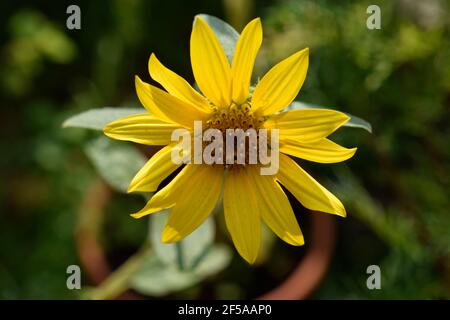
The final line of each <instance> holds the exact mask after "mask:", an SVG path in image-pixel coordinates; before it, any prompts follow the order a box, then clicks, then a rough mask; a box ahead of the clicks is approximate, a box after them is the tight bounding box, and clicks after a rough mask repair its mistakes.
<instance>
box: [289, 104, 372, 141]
mask: <svg viewBox="0 0 450 320" xmlns="http://www.w3.org/2000/svg"><path fill="white" fill-rule="evenodd" d="M309 108H318V109H331V108H327V107H322V106H318V105H314V104H310V103H305V102H300V101H294V102H292V103H291V104H290V105H289V106H288V107H287V108H286V109H285V110H287V111H288V110H298V109H309ZM344 113H345V114H346V115H348V116H349V117H350V120H348V121H347V122H346V123H345V124H344V125H343V126H344V127H352V128H360V129H364V130H366V131H368V132H370V133H372V125H371V124H370V123H369V122H367V121H366V120H364V119H361V118H359V117H356V116H354V115H352V114H349V113H347V112H344Z"/></svg>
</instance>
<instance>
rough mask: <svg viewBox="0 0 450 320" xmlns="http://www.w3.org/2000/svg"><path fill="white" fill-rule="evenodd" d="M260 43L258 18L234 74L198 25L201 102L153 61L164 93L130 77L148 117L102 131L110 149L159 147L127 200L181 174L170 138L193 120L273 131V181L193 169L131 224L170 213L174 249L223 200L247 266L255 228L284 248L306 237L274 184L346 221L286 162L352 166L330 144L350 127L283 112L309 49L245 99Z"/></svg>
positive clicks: (322, 114) (234, 169)
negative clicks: (123, 144)
mask: <svg viewBox="0 0 450 320" xmlns="http://www.w3.org/2000/svg"><path fill="white" fill-rule="evenodd" d="M261 42H262V27H261V22H260V19H259V18H258V19H254V20H253V21H251V22H250V23H249V24H248V25H247V26H246V27H245V28H244V30H243V32H242V34H241V36H240V38H239V40H238V42H237V45H236V50H235V54H234V57H233V61H232V63H231V66H230V64H229V62H228V60H227V58H226V56H225V54H224V51H223V48H222V47H221V45H220V43H219V41H218V39H217V37H216V36H215V34H214V32H213V31H212V30H211V28H210V27H209V26H208V24H207V23H206V22H205V21H203V20H202V19H200V18H196V19H195V22H194V26H193V30H192V35H191V42H190V47H191V64H192V69H193V73H194V76H195V80H196V82H197V84H198V86H199V88H200V90H201V92H202V93H203V95H202V94H200V93H199V92H197V91H196V90H194V89H193V88H192V87H191V86H190V85H189V84H188V82H187V81H185V80H184V79H183V78H181V77H180V76H178V75H177V74H175V73H174V72H172V71H170V70H169V69H167V68H166V67H165V66H163V65H162V64H161V63H160V62H159V61H158V59H157V58H156V56H155V55H154V54H152V55H151V57H150V60H149V66H148V67H149V71H150V75H151V77H152V78H153V79H154V80H155V81H157V82H159V83H160V84H161V85H162V86H163V87H164V88H165V89H166V91H167V92H166V91H163V90H161V89H158V88H156V87H154V86H152V85H149V84H147V83H145V82H142V81H141V79H139V77H137V76H136V79H135V80H136V90H137V95H138V97H139V99H140V101H141V103H142V104H143V106H144V107H145V108H146V109H147V110H148V111H149V113H148V114H138V115H133V116H129V117H126V118H123V119H119V120H117V121H114V122H112V123H110V124H109V125H108V126H106V127H105V129H104V132H105V134H106V135H107V136H109V137H111V138H114V139H118V140H128V141H134V142H136V143H141V144H146V145H163V146H164V147H163V148H162V149H161V150H160V151H159V152H157V153H156V154H155V155H154V156H153V157H152V158H151V159H150V160H149V161H148V162H147V164H145V166H144V167H143V168H142V169H141V170H140V171H139V172H138V173H137V175H136V176H135V178H134V179H133V180H132V182H131V184H130V186H129V192H132V191H141V192H154V191H156V190H157V188H158V186H159V185H160V183H161V182H162V181H163V180H164V179H165V178H167V177H168V176H169V175H170V174H171V173H173V172H174V171H175V170H176V169H177V168H179V167H180V166H182V164H181V165H180V164H175V163H174V162H172V161H171V154H172V150H173V149H174V148H179V146H178V145H177V144H176V143H174V142H172V141H171V133H172V132H173V130H175V129H177V128H187V129H189V130H193V122H194V121H195V120H197V121H198V120H200V121H202V123H204V124H205V126H204V127H205V129H206V128H219V129H221V130H224V129H226V128H227V127H230V128H235V127H241V128H242V129H244V130H245V129H247V128H249V127H253V128H255V129H257V128H266V129H268V130H270V129H279V143H280V146H279V151H280V152H281V153H280V155H279V157H280V158H279V171H278V173H276V174H275V175H272V176H269V175H261V174H260V173H259V170H258V168H259V165H253V164H247V165H231V166H229V165H220V164H212V165H208V164H193V163H189V164H186V165H185V166H184V168H183V169H182V170H181V171H180V172H179V173H178V174H177V175H176V177H175V178H174V179H173V180H172V181H171V182H170V183H168V184H167V185H166V186H165V187H164V188H162V189H161V190H159V191H158V192H156V193H155V194H154V195H153V197H152V198H151V199H150V201H149V202H148V203H147V204H146V206H145V207H144V208H143V209H142V210H141V211H139V212H138V213H135V214H133V215H132V216H133V217H135V218H140V217H142V216H145V215H148V214H151V213H154V212H158V211H160V210H162V209H165V208H171V212H170V214H169V218H168V221H167V223H166V226H165V228H164V231H163V234H162V241H163V242H166V243H169V242H175V241H178V240H181V239H183V238H184V237H186V236H187V235H189V234H190V233H191V232H193V231H194V230H195V229H196V228H197V227H199V226H200V225H201V224H202V223H203V222H204V221H205V219H207V218H208V216H209V215H210V214H211V212H212V210H213V209H214V207H215V205H216V203H217V201H218V200H219V198H220V197H221V194H222V193H223V206H224V214H225V221H226V225H227V228H228V230H229V232H230V235H231V238H232V240H233V242H234V245H235V246H236V249H237V251H238V252H239V253H240V255H241V256H242V257H243V258H244V259H245V260H247V261H248V262H249V263H253V262H254V261H255V259H256V258H257V255H258V251H259V246H260V233H261V220H262V221H263V222H264V223H265V224H267V225H268V226H269V227H270V228H271V229H272V230H273V232H274V233H275V234H277V235H278V236H279V237H280V238H281V239H283V240H284V241H286V242H287V243H289V244H291V245H296V246H299V245H303V244H304V239H303V235H302V232H301V230H300V228H299V225H298V223H297V221H296V218H295V215H294V212H293V210H292V208H291V205H290V203H289V200H288V197H287V196H286V194H285V192H284V191H283V189H282V188H281V186H280V184H281V185H283V186H284V187H285V188H286V189H287V190H289V192H290V193H292V195H294V196H295V197H296V198H297V200H298V201H300V203H301V204H302V205H303V206H305V207H306V208H308V209H310V210H314V211H321V212H327V213H331V214H336V215H339V216H342V217H345V215H346V213H345V209H344V206H343V205H342V203H341V202H340V201H339V200H338V199H337V198H336V197H335V196H334V195H333V194H331V193H330V192H329V191H328V190H327V189H325V188H324V187H323V186H322V185H320V184H319V183H318V182H317V181H316V180H314V179H313V178H312V177H311V176H310V175H309V174H308V173H306V172H305V171H304V170H303V169H302V168H301V167H300V166H299V165H298V164H297V163H296V162H295V161H294V160H292V159H291V158H290V157H289V156H287V155H291V156H294V157H298V158H303V159H306V160H310V161H314V162H320V163H334V162H340V161H344V160H347V159H349V158H350V157H352V156H353V155H354V153H355V151H356V148H354V149H347V148H344V147H342V146H339V145H337V144H335V143H334V142H332V141H330V140H328V139H327V138H326V137H327V136H328V135H330V134H331V133H332V132H334V131H335V130H336V129H338V128H339V127H340V126H341V125H343V124H344V123H345V122H346V121H347V120H348V119H349V117H348V116H347V115H345V114H344V113H341V112H338V111H334V110H326V109H302V110H292V111H288V112H281V113H280V112H279V111H281V110H283V109H285V108H286V107H287V106H288V105H289V104H290V103H291V102H292V101H293V100H294V98H295V97H296V96H297V94H298V92H299V90H300V88H301V87H302V85H303V82H304V80H305V78H306V73H307V69H308V53H309V51H308V49H304V50H301V51H299V52H297V53H295V54H293V55H291V56H290V57H288V58H287V59H285V60H283V61H281V62H280V63H278V64H277V65H275V66H274V67H273V68H272V69H270V70H269V71H268V72H267V74H266V75H265V76H264V77H263V78H262V79H261V80H260V81H259V82H258V84H257V85H256V87H255V89H254V91H253V93H252V94H251V93H250V79H251V75H252V71H253V65H254V61H255V58H256V55H257V52H258V50H259V48H260V46H261ZM237 113H239V117H236V114H237ZM242 119H245V120H246V121H243V120H242Z"/></svg>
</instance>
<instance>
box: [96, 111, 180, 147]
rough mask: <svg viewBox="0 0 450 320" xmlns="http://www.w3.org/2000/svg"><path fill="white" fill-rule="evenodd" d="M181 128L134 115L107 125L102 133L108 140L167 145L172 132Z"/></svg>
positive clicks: (153, 117)
mask: <svg viewBox="0 0 450 320" xmlns="http://www.w3.org/2000/svg"><path fill="white" fill-rule="evenodd" d="M178 128H181V127H180V126H179V125H178V124H174V123H168V122H165V121H162V120H160V119H159V118H157V117H155V116H153V115H150V114H136V115H131V116H128V117H125V118H121V119H119V120H116V121H113V122H111V123H109V124H108V125H107V126H106V127H105V128H104V129H103V132H104V133H105V134H106V135H107V136H108V137H110V138H113V139H117V140H125V141H133V142H136V143H140V144H146V145H167V144H169V143H170V142H171V139H170V137H171V135H172V131H173V130H175V129H178Z"/></svg>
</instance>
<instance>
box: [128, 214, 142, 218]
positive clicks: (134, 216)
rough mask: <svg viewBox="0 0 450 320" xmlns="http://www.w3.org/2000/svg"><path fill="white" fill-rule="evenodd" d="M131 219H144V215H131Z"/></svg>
mask: <svg viewBox="0 0 450 320" xmlns="http://www.w3.org/2000/svg"><path fill="white" fill-rule="evenodd" d="M130 217H132V218H135V219H139V218H142V217H143V215H142V214H140V213H130Z"/></svg>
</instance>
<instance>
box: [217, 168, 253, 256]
mask: <svg viewBox="0 0 450 320" xmlns="http://www.w3.org/2000/svg"><path fill="white" fill-rule="evenodd" d="M254 188H255V186H254V185H253V183H252V182H251V180H250V179H249V177H248V175H247V174H246V172H245V169H232V170H228V175H227V176H226V178H225V188H224V195H223V196H224V200H223V201H224V202H223V206H224V213H225V222H226V225H227V228H228V231H229V232H230V234H231V238H232V240H233V243H234V245H235V247H236V249H237V251H238V252H239V254H240V255H241V256H242V257H243V258H244V259H245V260H246V261H247V262H248V263H254V262H255V260H256V258H257V256H258V252H259V246H260V242H261V241H260V240H261V225H260V219H259V212H258V204H257V202H256V197H255V189H254Z"/></svg>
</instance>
